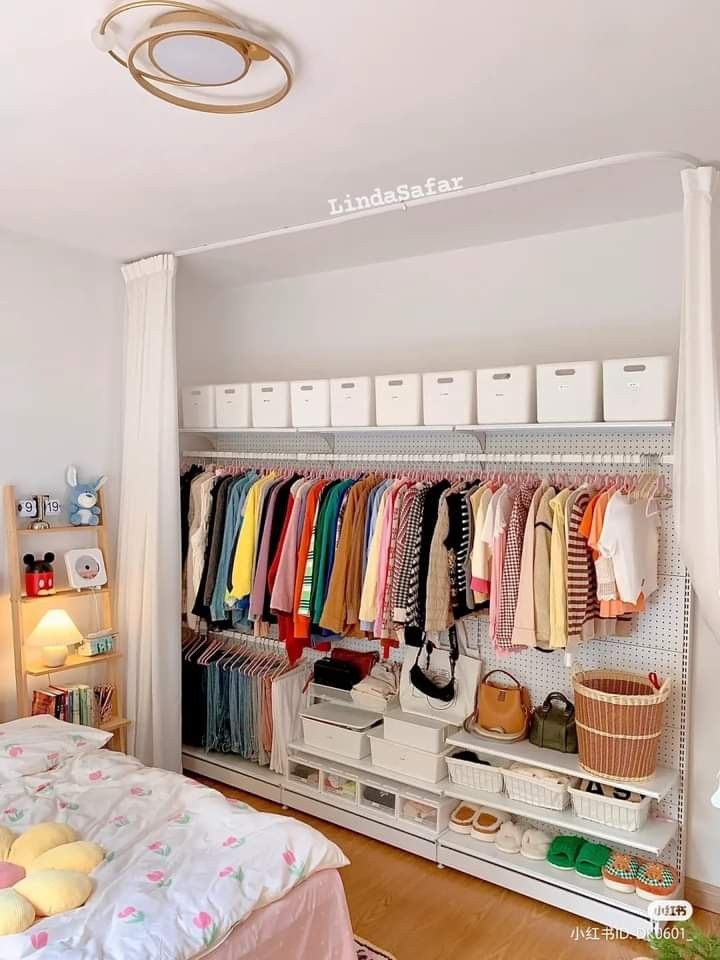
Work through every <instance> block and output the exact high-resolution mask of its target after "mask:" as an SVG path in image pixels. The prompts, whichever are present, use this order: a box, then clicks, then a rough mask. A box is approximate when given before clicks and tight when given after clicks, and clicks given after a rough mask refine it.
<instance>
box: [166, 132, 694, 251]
mask: <svg viewBox="0 0 720 960" xmlns="http://www.w3.org/2000/svg"><path fill="white" fill-rule="evenodd" d="M644 160H675V161H677V162H679V163H684V164H687V165H688V166H690V167H701V166H702V165H703V162H702V160H699V159H698V158H697V157H694V156H692V154H689V153H680V152H676V151H664V150H645V151H641V152H639V153H619V154H617V155H616V156H612V157H596V158H595V159H594V160H583V161H581V162H580V163H569V164H566V165H565V166H562V167H551V168H550V169H549V170H536V171H533V172H531V173H524V174H522V175H521V176H518V177H508V178H507V179H505V180H491V181H489V182H488V183H481V184H479V185H478V186H475V187H465V188H463V189H462V190H457V191H455V192H451V193H439V194H434V195H432V196H427V197H420V198H418V199H417V200H408V201H406V202H405V203H389V204H387V205H386V206H382V207H372V208H371V209H369V210H360V211H358V212H357V213H346V214H339V215H338V216H335V217H328V218H326V219H324V220H310V221H309V222H308V223H298V224H295V225H294V226H291V227H279V228H277V229H276V230H267V231H265V232H264V233H254V234H251V235H250V236H247V237H236V238H235V239H233V240H218V241H217V242H215V243H203V244H200V246H197V247H188V248H187V249H186V250H177V251H176V252H175V256H176V257H190V256H193V255H194V254H196V253H210V252H211V251H213V250H225V249H227V248H228V247H239V246H240V245H241V244H244V243H255V242H256V241H258V240H269V239H271V238H273V237H284V236H290V235H291V234H294V233H304V232H305V231H306V230H319V229H321V228H323V227H331V226H335V225H336V224H338V223H347V221H349V220H359V219H361V218H364V217H374V216H379V215H380V214H384V213H396V212H398V211H406V210H408V209H409V208H410V207H421V206H424V205H425V204H428V203H439V202H440V201H444V200H457V199H459V198H460V197H468V196H475V195H477V194H480V193H491V192H493V191H495V190H505V189H507V188H508V187H519V186H522V185H523V184H526V183H535V182H537V181H539V180H552V179H555V178H556V177H566V176H569V175H571V174H574V173H584V172H585V171H586V170H598V169H602V168H604V167H617V166H621V165H623V164H627V163H640V162H642V161H644Z"/></svg>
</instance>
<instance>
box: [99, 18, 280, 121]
mask: <svg viewBox="0 0 720 960" xmlns="http://www.w3.org/2000/svg"><path fill="white" fill-rule="evenodd" d="M150 8H155V10H154V11H153V12H154V13H155V15H154V16H153V18H152V19H151V20H150V21H149V22H147V21H146V22H145V24H144V25H142V26H139V25H138V22H137V17H138V15H142V14H143V13H144V12H146V11H149V10H150ZM157 8H162V9H163V11H164V12H162V13H160V14H157V13H156V11H157ZM131 21H132V23H131ZM93 41H94V43H95V45H96V46H97V47H99V48H100V49H101V50H103V51H104V52H105V53H109V54H110V56H111V57H112V58H113V60H115V61H116V63H119V64H121V66H123V67H126V68H127V70H128V71H129V73H130V75H131V77H132V78H133V79H134V80H135V82H136V83H138V84H139V85H140V86H141V87H142V88H143V89H144V90H147V92H148V93H151V94H152V95H153V96H155V97H159V98H160V99H161V100H165V101H166V102H167V103H172V104H174V105H175V106H176V107H184V108H186V109H188V110H199V111H202V112H204V113H253V112H254V111H256V110H264V109H265V108H266V107H271V106H273V104H275V103H279V102H280V100H282V99H284V97H286V96H287V94H288V93H289V92H290V88H291V86H292V81H293V76H292V69H291V67H290V64H289V62H288V60H287V59H286V57H285V56H284V55H283V54H282V53H281V52H280V51H279V50H278V49H277V48H276V47H274V46H271V45H270V44H269V43H268V42H267V41H266V40H263V39H261V38H260V37H257V36H255V35H254V34H252V33H250V32H249V31H248V30H245V29H244V28H243V27H242V26H241V25H240V24H239V23H237V22H236V21H235V20H232V19H230V18H229V17H228V16H226V15H224V14H222V13H219V12H217V11H214V10H207V9H205V8H203V7H199V6H195V5H194V4H191V3H183V2H182V0H133V2H129V3H122V4H119V5H118V6H116V7H114V8H113V9H112V10H111V11H110V12H109V13H108V14H107V15H106V16H105V17H104V18H103V19H102V20H101V21H100V23H99V24H98V25H97V27H96V28H95V30H94V31H93ZM253 67H254V68H255V69H254V70H253V71H252V73H251V68H253ZM261 73H262V76H260V74H261ZM256 78H257V81H258V83H259V84H260V85H261V86H260V88H259V89H258V88H257V85H256V88H255V92H254V93H253V94H250V95H249V96H248V97H246V98H242V97H240V96H239V95H238V91H236V90H234V89H233V88H234V86H235V85H236V84H237V85H240V84H241V83H242V82H243V81H246V80H248V79H251V80H255V79H256ZM181 91H182V93H183V94H184V95H181V94H180V92H181Z"/></svg>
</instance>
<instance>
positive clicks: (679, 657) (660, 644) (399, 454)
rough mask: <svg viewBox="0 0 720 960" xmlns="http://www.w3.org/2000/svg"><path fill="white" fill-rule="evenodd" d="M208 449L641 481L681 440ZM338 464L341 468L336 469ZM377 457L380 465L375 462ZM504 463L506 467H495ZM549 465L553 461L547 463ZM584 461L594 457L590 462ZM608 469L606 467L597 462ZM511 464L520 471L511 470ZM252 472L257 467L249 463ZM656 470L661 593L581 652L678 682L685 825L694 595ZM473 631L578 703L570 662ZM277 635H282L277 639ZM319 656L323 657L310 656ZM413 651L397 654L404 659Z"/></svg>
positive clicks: (672, 852)
mask: <svg viewBox="0 0 720 960" xmlns="http://www.w3.org/2000/svg"><path fill="white" fill-rule="evenodd" d="M203 449H205V450H208V449H214V450H218V451H224V452H229V453H232V452H238V453H242V454H244V455H245V456H247V455H248V454H252V453H258V454H262V455H263V456H264V457H266V458H268V459H265V460H263V461H262V463H263V464H264V465H268V464H269V463H272V454H280V455H281V458H282V459H279V461H278V462H280V463H282V464H283V465H284V466H291V465H292V464H293V463H295V464H297V466H298V467H299V468H301V467H303V466H308V465H311V466H313V467H315V468H318V469H322V468H325V469H328V468H332V467H334V466H336V467H338V468H340V469H344V470H353V469H356V470H370V469H383V468H385V469H389V470H396V471H402V470H427V471H428V472H433V473H443V472H447V473H449V474H452V473H454V472H457V471H459V472H462V473H464V474H465V473H472V472H473V470H476V471H477V472H480V471H482V470H484V471H489V470H493V469H497V470H502V471H515V472H518V473H536V474H538V475H541V476H542V475H548V474H552V475H558V474H560V475H561V476H567V477H570V478H573V477H577V476H582V475H585V474H589V475H595V474H611V475H618V474H620V475H622V474H625V473H628V474H631V475H637V474H638V473H641V472H643V469H644V464H633V465H626V464H624V463H622V462H616V461H622V460H624V459H625V460H629V458H631V457H633V458H637V457H638V455H645V454H647V455H649V456H651V457H660V456H664V455H669V454H671V453H672V436H671V434H669V433H667V432H663V431H655V430H638V429H628V430H627V431H623V430H622V429H617V430H615V431H613V432H608V433H605V432H601V431H593V430H583V429H577V430H572V431H565V430H557V431H555V430H547V431H537V430H531V429H526V430H523V428H522V427H521V426H519V427H518V428H517V429H516V430H513V431H511V432H507V433H502V432H498V433H494V432H487V433H477V432H472V431H468V432H464V431H462V430H458V431H447V430H413V431H403V430H398V431H390V430H388V431H381V432H368V433H364V432H362V431H357V432H356V431H352V432H348V433H322V432H320V433H318V434H314V433H299V434H298V433H266V434H247V433H221V434H220V433H219V434H213V435H208V436H206V437H204V438H203ZM335 455H337V456H338V459H337V460H335V459H334V457H335ZM368 455H372V457H373V458H374V459H373V462H372V463H370V462H368V460H367V459H365V458H366V457H367V456H368ZM493 455H497V458H498V459H497V461H495V460H493V459H492V457H493ZM565 455H567V456H573V457H577V458H579V462H574V463H567V464H566V463H563V464H561V465H558V464H555V463H552V462H551V460H552V458H556V457H558V456H565ZM516 456H517V457H521V456H525V457H532V458H533V462H531V463H528V462H517V463H514V462H513V461H514V457H516ZM543 457H547V458H548V460H546V461H544V460H543ZM582 458H587V461H586V462H585V461H583V459H582ZM598 458H601V459H602V461H603V462H602V463H600V464H598V463H597V462H595V461H597V459H598ZM508 459H509V460H510V462H508ZM241 462H244V463H247V462H248V461H247V460H245V461H241ZM647 466H648V469H650V470H652V471H653V472H657V473H659V474H660V475H661V476H662V477H663V480H664V484H665V487H666V495H667V500H666V501H665V502H664V503H663V507H664V508H665V509H663V512H662V514H661V517H660V521H659V522H660V538H659V564H658V572H659V589H658V592H657V594H656V595H655V596H654V597H652V598H651V599H650V600H649V601H648V605H647V610H646V612H645V613H644V614H643V615H641V616H638V617H635V618H634V626H633V631H632V634H631V636H630V637H627V638H622V639H608V640H594V641H590V642H588V643H584V644H581V645H580V647H579V649H578V651H577V653H576V664H577V666H580V667H584V668H586V669H591V668H594V667H606V668H608V669H610V668H620V669H628V670H633V671H635V672H638V673H643V674H647V673H648V672H650V671H651V670H654V671H655V672H657V673H658V674H659V675H660V676H661V677H663V678H664V677H665V676H669V677H671V679H672V680H673V684H674V686H673V692H672V695H671V697H670V699H669V701H668V705H667V712H666V721H665V726H664V731H663V736H662V739H661V743H660V748H659V758H658V760H659V763H660V764H661V765H663V766H670V767H674V768H676V769H678V770H679V771H680V774H681V778H682V780H681V785H680V787H679V788H678V789H676V790H674V791H673V792H672V793H671V794H670V795H669V796H668V797H666V798H665V800H664V801H663V802H662V804H661V805H660V811H661V813H662V814H663V815H665V816H668V817H671V818H672V819H675V820H677V821H678V822H679V823H680V824H682V823H683V819H684V804H685V796H684V774H685V767H686V759H687V757H686V751H687V744H686V739H685V738H686V730H687V692H688V691H687V684H688V678H689V617H690V599H689V598H690V588H689V582H688V580H687V577H686V574H685V569H684V566H683V564H682V560H681V557H680V552H679V547H678V542H677V537H676V533H675V530H674V525H673V520H672V512H671V510H669V509H667V508H668V507H669V506H670V505H671V503H670V493H671V486H672V470H671V468H670V467H669V466H661V467H660V468H659V469H658V467H657V466H655V465H651V462H650V460H648V462H647ZM466 624H467V627H468V630H469V631H470V632H471V633H473V634H474V635H475V637H476V639H477V643H478V647H479V651H480V655H481V657H482V669H483V671H487V670H490V669H493V668H498V669H505V670H509V671H510V672H511V673H512V674H513V675H515V676H516V677H517V678H518V680H520V681H521V682H522V683H523V684H524V685H526V686H527V687H528V689H529V690H530V694H531V697H532V700H533V703H540V702H542V700H543V699H544V698H545V696H546V695H547V693H549V692H550V691H551V690H560V691H562V692H564V693H565V694H567V695H568V696H572V681H571V670H570V669H569V668H568V667H567V666H566V663H565V658H564V655H563V654H562V653H552V654H545V653H540V652H539V651H536V650H526V651H519V652H513V653H511V654H509V655H505V656H500V655H499V654H498V653H497V652H496V651H495V650H494V649H493V646H492V644H491V643H490V640H489V636H488V624H487V619H486V618H472V619H471V620H466ZM272 632H273V635H274V633H275V631H274V630H273V631H272ZM341 642H342V645H343V646H346V647H349V648H351V649H356V650H373V649H375V650H377V649H378V645H377V642H376V641H373V640H366V639H344V640H343V641H341ZM310 655H311V656H314V654H310ZM402 656H403V651H402V650H400V649H398V650H395V651H393V653H392V659H393V660H399V659H401V658H402ZM665 859H667V860H669V862H675V863H676V865H677V866H678V868H680V869H682V867H683V860H684V857H683V836H682V831H681V834H680V837H679V840H678V842H677V844H673V845H671V846H670V847H669V848H668V850H667V851H666V852H665Z"/></svg>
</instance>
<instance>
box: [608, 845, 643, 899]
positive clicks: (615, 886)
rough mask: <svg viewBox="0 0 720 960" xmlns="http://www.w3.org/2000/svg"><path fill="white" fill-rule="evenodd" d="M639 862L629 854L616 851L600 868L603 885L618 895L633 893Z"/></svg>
mask: <svg viewBox="0 0 720 960" xmlns="http://www.w3.org/2000/svg"><path fill="white" fill-rule="evenodd" d="M639 870H640V861H639V860H638V859H637V857H633V856H631V855H630V854H629V853H620V851H619V850H616V851H615V853H613V855H612V856H611V857H610V859H609V860H608V862H607V863H606V864H605V866H604V867H603V868H602V878H603V883H604V884H605V886H606V887H609V888H610V889H611V890H617V892H618V893H635V883H636V881H637V876H638V871H639Z"/></svg>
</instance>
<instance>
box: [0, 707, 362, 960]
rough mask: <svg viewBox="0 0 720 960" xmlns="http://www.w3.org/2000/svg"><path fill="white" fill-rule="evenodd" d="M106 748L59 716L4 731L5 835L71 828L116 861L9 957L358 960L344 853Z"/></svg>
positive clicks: (12, 940)
mask: <svg viewBox="0 0 720 960" xmlns="http://www.w3.org/2000/svg"><path fill="white" fill-rule="evenodd" d="M107 739H108V736H107V734H105V733H103V732H102V731H99V730H95V729H93V728H87V727H82V726H78V725H74V724H67V723H62V722H61V721H59V720H55V719H54V718H52V717H28V718H25V719H23V720H15V721H12V722H10V723H6V724H1V725H0V825H2V826H5V827H8V828H9V829H11V830H13V831H15V832H16V833H22V832H23V831H24V830H26V829H27V828H28V827H30V826H32V825H33V824H36V823H41V822H43V821H57V822H63V823H68V824H69V825H70V826H71V827H73V828H74V829H75V830H76V831H77V833H78V834H79V835H80V836H81V838H82V839H84V840H92V841H94V842H95V843H98V844H99V845H100V846H101V847H102V848H103V849H104V850H105V851H106V857H105V860H104V861H103V863H101V864H100V866H98V867H97V868H96V869H95V871H94V872H93V874H92V879H93V881H94V884H95V890H94V892H93V893H92V895H91V897H90V899H89V900H88V902H87V903H86V904H85V906H84V907H81V908H80V909H78V910H73V911H70V912H68V913H65V914H61V915H58V916H55V917H50V918H45V919H39V920H38V921H37V922H36V923H35V924H34V925H33V926H32V927H31V928H30V929H29V930H27V931H26V932H25V933H22V934H17V935H12V936H5V937H2V938H1V939H0V956H1V957H2V960H19V958H25V957H34V956H38V955H39V951H40V952H41V955H42V960H54V958H61V957H62V958H70V957H72V958H73V960H151V958H152V960H198V958H200V957H208V958H211V960H242V958H249V957H252V958H253V960H280V957H282V958H283V960H287V958H288V957H292V958H293V960H355V957H356V953H355V947H354V944H353V935H352V929H351V926H350V920H349V916H348V910H347V903H346V900H345V896H344V893H343V889H342V883H341V881H340V877H339V874H338V873H337V870H338V868H340V867H342V866H345V865H346V864H347V862H348V861H347V859H346V858H345V856H344V855H343V854H342V852H341V851H340V850H339V848H338V847H337V846H335V844H333V843H331V842H330V841H329V840H327V839H326V838H325V837H324V836H323V835H322V834H320V833H319V832H318V831H316V830H313V829H312V828H310V827H308V826H306V825H305V824H302V823H299V822H298V821H296V820H292V819H290V818H287V817H279V816H275V815H272V814H265V813H257V812H256V811H254V810H253V809H252V808H251V807H249V806H247V805H246V804H243V803H240V802H238V801H234V800H227V799H226V798H225V797H223V796H222V795H221V794H220V793H218V792H217V791H215V790H212V789H211V788H209V787H207V786H204V785H202V784H199V783H197V782H196V781H193V780H190V779H187V778H185V777H182V776H179V775H177V774H173V773H168V772H167V771H164V770H158V769H156V768H151V767H144V766H143V765H142V764H141V763H139V762H138V761H137V760H135V759H134V758H132V757H128V756H125V755H124V754H120V753H114V752H111V751H109V750H104V749H102V747H103V746H104V744H105V742H106V741H107Z"/></svg>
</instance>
